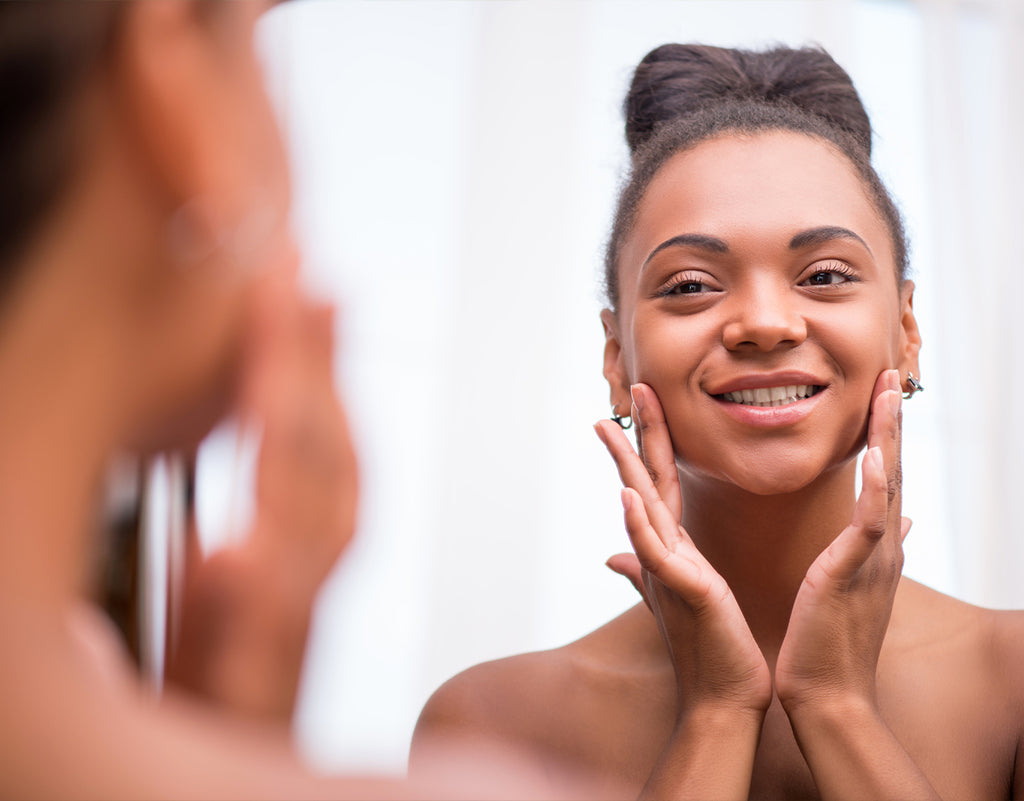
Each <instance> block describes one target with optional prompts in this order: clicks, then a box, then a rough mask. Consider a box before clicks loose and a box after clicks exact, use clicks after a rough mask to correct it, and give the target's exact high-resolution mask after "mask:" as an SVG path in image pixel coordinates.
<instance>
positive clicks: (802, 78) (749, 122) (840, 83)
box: [605, 44, 907, 310]
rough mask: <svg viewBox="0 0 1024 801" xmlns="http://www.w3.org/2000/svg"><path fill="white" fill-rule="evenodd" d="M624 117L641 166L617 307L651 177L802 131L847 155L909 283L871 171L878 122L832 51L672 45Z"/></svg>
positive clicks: (614, 249)
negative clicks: (695, 151) (672, 166)
mask: <svg viewBox="0 0 1024 801" xmlns="http://www.w3.org/2000/svg"><path fill="white" fill-rule="evenodd" d="M623 114H624V116H625V121H626V125H625V127H626V141H627V143H628V144H629V148H630V153H631V156H632V165H631V169H630V172H629V175H628V177H627V180H626V182H625V184H624V185H623V188H622V191H621V193H620V195H619V202H618V206H617V208H616V212H615V219H614V223H613V225H612V233H611V236H610V238H609V241H608V248H607V253H606V256H605V293H606V296H607V300H608V303H609V305H610V307H611V308H612V309H613V310H615V309H617V307H618V300H619V297H618V294H619V292H618V269H617V267H618V256H619V249H620V247H621V244H622V240H623V239H624V238H625V237H626V235H627V234H628V233H629V231H630V229H631V228H632V226H633V223H634V222H635V217H636V213H637V208H638V207H639V205H640V201H641V200H642V199H643V196H644V193H645V192H646V190H647V187H648V185H649V184H650V182H651V180H652V179H653V178H654V176H655V174H656V173H657V172H658V170H659V169H660V168H661V167H662V165H664V163H665V162H666V161H668V160H669V159H670V158H671V157H672V156H674V155H675V154H677V153H681V152H683V151H685V150H689V149H690V148H693V147H695V146H696V145H698V144H700V143H701V142H704V141H706V140H708V139H713V138H716V137H718V136H722V135H724V134H728V133H742V134H757V133H764V132H768V131H776V130H784V131H794V132H797V133H802V134H806V135H808V136H813V137H816V138H819V139H822V140H824V141H826V142H828V143H830V144H831V145H833V146H834V147H835V148H837V149H838V150H839V151H840V152H841V153H843V154H844V155H845V156H846V157H847V158H848V159H849V161H850V162H851V163H852V164H853V166H854V168H855V169H856V170H857V172H858V174H859V175H860V177H861V180H862V181H863V182H864V185H865V187H866V189H867V191H868V195H869V197H870V198H871V199H872V201H873V202H874V204H875V208H876V210H877V211H878V214H879V216H880V217H881V219H882V220H883V221H884V223H885V224H886V226H887V227H888V229H889V234H890V238H891V241H892V248H893V255H894V260H895V263H896V274H897V279H898V281H900V282H902V281H903V280H904V278H905V276H906V271H907V242H906V234H905V232H904V230H903V221H902V219H901V217H900V213H899V211H898V210H897V208H896V205H895V203H894V202H893V200H892V198H891V197H890V195H889V193H888V191H887V190H886V188H885V185H884V184H883V183H882V180H881V179H880V178H879V177H878V174H877V173H876V172H875V169H874V167H872V165H871V123H870V121H869V119H868V115H867V112H866V111H865V109H864V105H863V103H862V102H861V100H860V97H859V95H858V94H857V90H856V89H855V88H854V86H853V82H852V81H851V80H850V76H849V75H847V73H846V71H845V70H843V68H842V67H840V66H839V65H838V64H837V63H836V62H835V61H834V60H833V59H832V57H831V56H830V55H829V54H828V53H826V52H825V51H824V50H821V49H818V48H799V49H794V48H789V47H776V48H772V49H770V50H765V51H752V50H738V49H730V48H723V47H711V46H707V45H695V44H688V45H683V44H666V45H662V46H661V47H657V48H655V49H654V50H652V51H651V52H650V53H648V54H647V55H646V56H644V58H643V60H641V62H640V64H639V65H637V68H636V70H635V72H634V73H633V81H632V84H631V85H630V88H629V92H628V93H627V95H626V99H625V101H624V103H623Z"/></svg>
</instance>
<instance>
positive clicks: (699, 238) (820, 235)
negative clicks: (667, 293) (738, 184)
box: [641, 225, 875, 269]
mask: <svg viewBox="0 0 1024 801" xmlns="http://www.w3.org/2000/svg"><path fill="white" fill-rule="evenodd" d="M837 239H852V240H853V241H854V242H859V243H860V244H861V245H863V246H864V248H865V249H866V250H867V252H868V253H871V255H872V256H874V255H875V254H874V253H872V251H871V248H870V247H869V246H868V243H867V242H865V241H864V239H863V237H861V236H860V235H859V234H857V233H854V232H853V231H851V230H850V229H849V228H843V227H842V226H840V225H822V226H819V227H817V228H808V229H807V230H806V231H800V233H798V234H794V236H793V238H792V239H790V240H789V249H790V250H800V249H802V248H806V247H811V246H812V245H821V244H824V243H825V242H833V241H835V240H837ZM676 247H688V248H695V249H697V250H703V251H705V252H707V253H717V254H721V253H728V252H729V245H728V244H727V243H726V242H725V241H724V240H722V239H719V238H718V237H717V236H709V235H708V234H679V235H678V236H674V237H672V238H671V239H666V240H665V241H664V242H662V243H661V244H660V245H658V246H657V247H656V248H655V249H654V250H652V251H651V252H650V254H649V255H648V256H647V258H646V259H644V263H643V265H642V266H641V269H643V267H646V266H647V264H648V262H650V260H651V259H653V258H654V257H655V256H656V255H657V254H658V253H660V252H661V251H663V250H665V249H666V248H676Z"/></svg>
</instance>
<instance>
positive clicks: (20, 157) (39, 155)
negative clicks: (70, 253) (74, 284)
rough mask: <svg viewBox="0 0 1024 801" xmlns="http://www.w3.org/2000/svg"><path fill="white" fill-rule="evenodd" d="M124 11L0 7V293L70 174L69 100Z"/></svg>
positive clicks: (110, 0) (49, 5) (15, 2)
mask: <svg viewBox="0 0 1024 801" xmlns="http://www.w3.org/2000/svg"><path fill="white" fill-rule="evenodd" d="M123 7H124V2H123V1H121V0H104V2H81V0H7V1H6V2H0V175H3V176H4V186H3V190H2V193H0V292H3V291H4V290H6V289H7V287H8V285H9V284H10V282H11V281H12V279H13V278H14V276H13V275H12V272H13V270H14V265H15V262H16V260H17V258H18V256H19V255H20V252H21V250H22V249H23V248H24V247H25V246H26V245H27V243H28V242H29V241H30V239H31V238H32V236H33V235H34V233H35V231H36V229H37V227H38V226H39V225H40V224H41V223H42V221H43V220H44V219H45V218H46V215H47V214H48V213H49V212H50V210H51V209H52V207H53V206H54V204H55V203H56V201H57V199H58V198H59V196H60V192H61V190H62V188H63V187H64V185H65V184H66V182H67V181H68V179H69V178H70V175H71V173H72V171H73V169H74V166H75V164H76V155H77V145H78V138H77V131H76V129H75V125H74V124H73V123H74V119H73V118H74V110H75V102H74V101H75V99H76V98H77V96H78V92H79V90H80V89H81V87H82V85H83V84H84V82H85V81H86V79H87V78H88V77H89V76H90V75H91V74H92V73H93V71H94V70H95V69H96V68H97V66H98V65H99V64H100V63H101V62H102V60H103V59H104V57H105V56H106V54H108V53H109V51H110V49H111V46H112V44H113V42H114V40H115V37H116V35H117V29H118V22H119V20H120V19H121V17H122V11H123Z"/></svg>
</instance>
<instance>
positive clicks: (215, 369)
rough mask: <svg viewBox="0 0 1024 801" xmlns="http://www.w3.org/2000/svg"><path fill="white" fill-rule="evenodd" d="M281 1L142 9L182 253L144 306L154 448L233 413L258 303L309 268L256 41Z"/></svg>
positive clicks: (143, 68)
mask: <svg viewBox="0 0 1024 801" xmlns="http://www.w3.org/2000/svg"><path fill="white" fill-rule="evenodd" d="M268 6H269V4H268V3H263V2H235V3H208V4H205V5H204V4H185V3H180V4H174V3H171V4H163V5H161V4H155V3H154V4H146V3H143V4H137V5H133V6H131V7H130V13H133V14H134V15H135V23H136V24H135V27H134V28H132V29H130V30H131V31H133V32H134V33H135V34H136V36H137V51H136V52H137V55H136V60H135V61H134V62H133V66H134V71H135V74H137V75H140V76H142V78H141V79H140V80H142V81H145V82H146V83H145V84H144V88H145V91H142V92H139V98H140V99H139V100H138V103H139V104H140V105H141V106H142V110H141V112H140V114H139V116H138V118H139V119H140V120H141V122H140V123H139V125H140V130H141V137H142V140H143V142H144V143H145V147H146V148H148V150H147V152H148V153H149V154H150V156H151V159H152V161H153V163H154V165H155V168H156V169H155V174H156V175H157V176H158V179H159V180H160V181H161V182H162V183H163V184H164V185H165V186H166V187H167V189H169V190H170V195H171V199H170V200H169V208H170V215H171V216H170V218H169V220H168V222H167V223H166V225H167V227H168V230H169V233H170V234H171V235H172V236H171V237H169V239H170V240H171V241H170V247H169V248H168V249H167V252H166V253H165V254H163V255H162V256H161V257H160V259H159V261H158V263H157V264H156V265H155V267H156V269H155V270H153V271H152V272H151V273H150V274H149V275H150V281H151V283H149V284H148V285H146V286H144V287H142V288H141V292H142V293H143V296H144V300H142V301H141V302H139V303H138V304H137V307H138V308H139V309H140V312H139V314H140V317H144V318H145V319H144V320H142V321H141V322H140V327H145V328H146V329H147V330H148V331H149V333H150V335H151V336H150V337H149V338H146V339H144V340H142V341H140V347H141V348H144V349H145V350H146V355H145V356H144V357H142V359H140V361H142V362H143V363H144V364H147V365H149V368H148V369H149V370H151V371H152V373H151V378H152V381H151V382H150V383H149V384H148V387H149V392H150V397H149V398H147V400H145V401H144V404H143V405H144V406H146V407H148V409H149V414H148V415H147V418H146V419H145V420H143V421H141V423H140V426H139V428H140V433H139V434H138V435H137V437H138V439H139V441H137V443H136V445H137V446H141V447H143V448H147V449H148V448H151V447H167V446H168V445H181V444H182V443H183V442H188V441H194V440H196V439H198V438H199V437H201V436H202V435H203V434H204V433H205V432H206V431H207V430H208V429H209V427H210V426H211V425H212V424H213V423H214V422H215V421H216V420H217V419H218V417H219V416H221V414H223V412H224V411H225V408H226V406H227V404H229V403H230V402H231V400H232V397H233V396H234V393H235V390H236V388H237V379H238V374H239V369H240V365H241V359H242V355H243V351H244V347H245V345H246V337H247V329H248V327H249V324H250V320H249V312H248V308H249V305H250V300H251V297H252V295H253V294H254V293H255V292H257V291H258V289H259V286H258V285H259V283H260V282H261V281H262V280H265V279H266V277H267V274H268V272H269V271H271V270H273V269H275V268H277V269H281V268H286V269H294V267H295V265H294V263H293V262H294V259H295V253H294V246H293V243H292V239H291V234H290V230H289V227H288V214H289V204H290V187H289V180H288V169H287V164H286V158H285V152H284V147H283V144H282V141H281V136H280V131H279V129H278V126H277V123H276V120H275V117H274V114H273V111H272V108H271V105H270V101H269V98H268V96H267V93H266V90H265V86H264V76H263V73H262V70H261V68H260V64H259V61H258V58H257V54H256V52H255V49H254V41H253V37H254V32H255V25H256V23H257V21H258V19H259V18H260V16H261V14H262V13H263V12H264V11H265V10H266V9H267V7H268ZM147 15H148V18H147ZM161 48H162V49H161ZM282 302H283V299H282ZM143 440H145V441H143Z"/></svg>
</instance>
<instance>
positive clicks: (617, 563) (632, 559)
mask: <svg viewBox="0 0 1024 801" xmlns="http://www.w3.org/2000/svg"><path fill="white" fill-rule="evenodd" d="M605 566H607V568H608V569H609V570H611V571H612V572H613V573H618V574H619V575H620V576H625V577H626V578H627V579H629V583H630V584H632V585H633V589H635V590H636V591H637V592H638V593H640V597H641V598H643V601H644V603H645V604H646V605H647V608H648V609H650V608H651V603H650V601H648V600H647V593H646V592H644V580H643V568H642V567H640V560H639V559H637V558H636V554H634V553H617V554H615V555H614V556H612V557H611V558H609V559H608V561H607V562H605Z"/></svg>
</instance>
